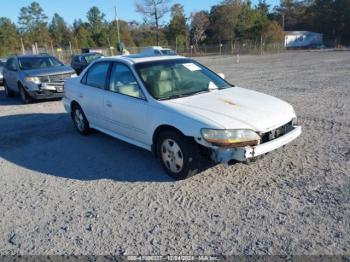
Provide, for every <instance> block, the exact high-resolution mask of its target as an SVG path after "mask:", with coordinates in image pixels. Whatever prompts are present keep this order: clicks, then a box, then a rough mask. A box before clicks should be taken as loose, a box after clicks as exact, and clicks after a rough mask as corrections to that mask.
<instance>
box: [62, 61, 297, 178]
mask: <svg viewBox="0 0 350 262" xmlns="http://www.w3.org/2000/svg"><path fill="white" fill-rule="evenodd" d="M63 101H64V106H65V109H66V110H67V112H69V113H70V114H71V116H72V120H73V123H74V125H75V127H76V129H77V131H78V132H79V133H80V134H82V135H87V134H88V133H89V130H90V128H93V129H97V130H99V131H101V132H103V133H106V134H108V135H111V136H113V137H116V138H118V139H121V140H124V141H126V142H128V143H131V144H133V145H136V146H139V147H142V148H144V149H147V150H149V151H152V152H153V153H154V154H155V155H156V156H158V157H159V159H160V162H161V164H162V166H163V168H164V169H165V171H166V172H167V173H168V174H169V175H170V176H172V177H173V178H175V179H184V178H186V177H188V176H190V175H193V174H195V173H196V172H198V170H199V162H200V160H201V155H202V154H201V152H209V153H210V156H211V158H212V160H213V161H215V162H224V163H227V162H229V161H231V160H235V161H242V162H246V161H249V160H250V159H254V158H255V157H257V156H259V155H263V154H265V153H267V152H270V151H272V150H274V149H277V148H279V147H282V146H284V145H286V144H287V143H289V142H291V141H292V140H294V139H295V138H297V137H298V136H299V135H300V134H301V127H300V126H297V124H296V119H297V118H296V115H295V112H294V110H293V107H292V106H291V105H289V104H288V103H286V102H284V101H282V100H280V99H278V98H275V97H272V96H269V95H265V94H262V93H258V92H255V91H251V90H248V89H244V88H240V87H237V86H233V85H231V84H230V83H228V82H227V81H226V80H224V77H223V75H221V74H219V75H218V74H216V73H214V72H212V71H211V70H209V69H208V68H206V67H205V66H203V65H201V64H199V63H198V62H196V61H194V60H192V59H188V58H185V57H180V56H162V57H142V56H140V55H130V56H120V57H110V58H104V59H101V60H98V61H96V62H94V63H92V64H91V65H90V66H89V67H88V68H86V69H85V70H84V71H83V72H82V74H81V75H80V76H79V77H77V78H72V79H68V80H67V81H66V82H65V96H64V100H63ZM121 153H122V152H121Z"/></svg>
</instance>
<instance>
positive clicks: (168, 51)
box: [160, 49, 176, 55]
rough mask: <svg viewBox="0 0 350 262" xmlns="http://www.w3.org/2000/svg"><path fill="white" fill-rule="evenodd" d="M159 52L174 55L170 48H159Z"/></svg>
mask: <svg viewBox="0 0 350 262" xmlns="http://www.w3.org/2000/svg"><path fill="white" fill-rule="evenodd" d="M160 52H161V53H162V55H176V53H175V51H173V50H171V49H163V50H160Z"/></svg>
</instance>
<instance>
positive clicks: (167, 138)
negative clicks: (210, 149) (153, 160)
mask: <svg viewBox="0 0 350 262" xmlns="http://www.w3.org/2000/svg"><path fill="white" fill-rule="evenodd" d="M157 154H158V157H159V160H160V163H161V165H162V167H163V168H164V170H165V172H166V173H167V174H168V175H169V176H171V177H172V178H174V179H176V180H182V179H185V178H188V177H190V176H193V175H195V174H197V173H198V170H199V163H200V153H199V147H198V145H197V144H196V143H195V141H194V140H192V139H191V138H188V137H185V136H183V135H182V134H180V133H179V132H176V131H172V130H169V131H164V132H162V133H160V135H159V136H158V139H157Z"/></svg>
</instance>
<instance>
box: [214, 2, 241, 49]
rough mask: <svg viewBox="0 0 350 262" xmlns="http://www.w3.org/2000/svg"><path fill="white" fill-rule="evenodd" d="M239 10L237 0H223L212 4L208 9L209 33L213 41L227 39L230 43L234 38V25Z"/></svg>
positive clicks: (239, 6)
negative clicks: (217, 3) (209, 9)
mask: <svg viewBox="0 0 350 262" xmlns="http://www.w3.org/2000/svg"><path fill="white" fill-rule="evenodd" d="M240 12H241V3H240V2H239V1H224V2H223V3H222V4H220V5H216V6H213V7H212V8H211V11H210V32H209V33H210V35H211V37H212V38H214V40H215V42H216V43H217V42H220V43H221V42H225V41H229V42H230V43H231V45H232V44H233V41H234V40H235V31H234V29H235V27H236V24H237V22H238V17H239V15H240Z"/></svg>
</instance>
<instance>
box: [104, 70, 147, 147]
mask: <svg viewBox="0 0 350 262" xmlns="http://www.w3.org/2000/svg"><path fill="white" fill-rule="evenodd" d="M108 90H109V92H107V93H106V95H105V99H104V103H105V109H106V118H107V122H108V123H107V125H108V129H109V130H111V131H113V132H115V133H117V134H119V135H122V136H124V137H127V138H130V139H132V140H136V141H137V142H141V143H143V144H145V145H147V144H149V143H148V142H147V141H146V134H147V128H146V127H147V119H148V102H147V100H146V99H145V96H144V94H143V92H142V90H141V88H140V86H139V83H138V82H137V80H136V78H135V76H134V74H133V72H132V70H131V69H130V68H129V66H127V65H125V64H123V63H114V64H113V66H112V68H111V73H110V83H109V85H108Z"/></svg>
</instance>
